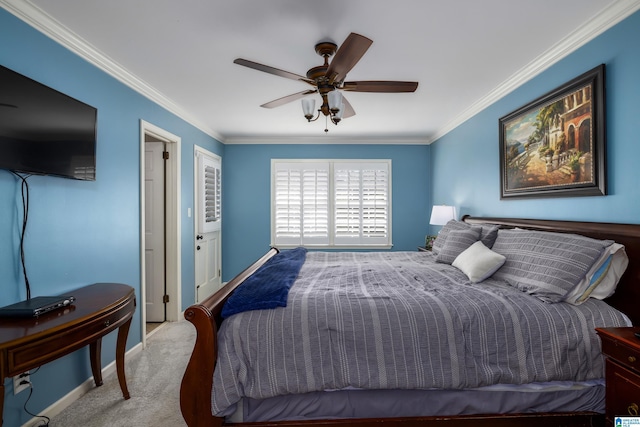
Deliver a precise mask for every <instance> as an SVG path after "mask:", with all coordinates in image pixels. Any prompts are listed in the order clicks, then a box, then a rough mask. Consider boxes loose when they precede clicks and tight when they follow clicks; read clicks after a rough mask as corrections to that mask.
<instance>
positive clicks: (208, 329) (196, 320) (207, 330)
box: [180, 248, 278, 427]
mask: <svg viewBox="0 0 640 427" xmlns="http://www.w3.org/2000/svg"><path fill="white" fill-rule="evenodd" d="M277 253H278V250H277V249H275V248H271V249H270V250H269V252H267V253H266V254H265V255H263V256H262V257H261V258H260V259H258V260H257V261H256V262H254V263H253V264H251V265H250V266H249V267H248V268H246V269H245V270H244V271H243V272H242V273H240V274H239V275H237V276H236V277H234V278H233V280H231V281H229V282H228V283H227V284H226V285H224V286H223V287H222V288H221V289H220V290H219V291H218V292H216V293H215V294H213V295H211V296H210V297H209V298H207V299H206V300H204V301H203V302H202V303H200V304H194V305H192V306H190V307H189V308H187V310H186V311H185V312H184V317H185V319H187V320H188V321H189V322H191V323H193V326H195V328H196V333H197V335H196V343H195V345H194V347H193V353H192V354H191V358H190V359H189V363H188V364H187V369H186V371H185V373H184V376H183V377H182V385H181V386H180V409H181V411H182V417H183V418H184V419H185V421H186V422H187V425H188V426H189V427H196V426H198V427H201V426H202V427H204V426H209V427H210V426H221V425H222V424H223V421H224V419H223V418H218V417H214V416H213V415H212V411H211V390H212V389H213V371H214V369H215V365H216V358H217V356H218V339H217V337H218V327H219V326H220V323H222V316H221V313H222V307H223V306H224V303H225V301H227V299H228V298H229V296H230V295H231V293H232V292H233V290H234V289H235V288H237V287H238V286H239V285H240V284H241V283H242V282H244V281H245V280H246V278H247V277H249V276H251V275H252V274H253V273H254V272H255V271H256V270H257V269H258V268H260V266H261V265H263V264H264V263H265V262H267V261H268V260H269V259H270V258H271V257H272V256H274V255H275V254H277Z"/></svg>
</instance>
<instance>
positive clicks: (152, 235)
mask: <svg viewBox="0 0 640 427" xmlns="http://www.w3.org/2000/svg"><path fill="white" fill-rule="evenodd" d="M164 151H165V146H164V143H163V142H146V143H145V157H144V160H145V168H144V169H145V170H144V174H145V177H144V178H145V179H144V183H145V200H144V201H145V258H144V262H145V271H146V275H145V280H146V282H145V296H146V298H145V302H146V310H147V319H146V320H147V322H164V321H165V304H164V295H165V270H166V269H165V206H164V205H165V173H164V161H165V160H164V158H163V153H164Z"/></svg>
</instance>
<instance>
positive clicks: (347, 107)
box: [342, 95, 356, 119]
mask: <svg viewBox="0 0 640 427" xmlns="http://www.w3.org/2000/svg"><path fill="white" fill-rule="evenodd" d="M342 104H343V105H344V113H343V114H342V118H343V119H346V118H347V117H351V116H355V115H356V111H355V110H354V109H353V107H352V106H351V103H349V101H347V98H345V97H344V95H342Z"/></svg>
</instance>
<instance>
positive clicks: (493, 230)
mask: <svg viewBox="0 0 640 427" xmlns="http://www.w3.org/2000/svg"><path fill="white" fill-rule="evenodd" d="M474 227H477V228H480V227H482V232H481V233H480V238H479V239H476V240H480V241H482V243H483V244H484V245H485V246H486V247H488V248H489V249H491V248H492V247H493V243H494V242H495V240H496V238H497V237H498V229H499V228H500V226H499V225H482V226H477V225H474ZM469 228H471V224H467V223H466V222H464V221H456V220H455V219H452V220H451V221H449V222H448V223H446V224H445V225H444V227H442V230H440V233H438V236H437V237H436V240H435V242H433V248H432V249H431V252H432V253H433V254H434V255H438V253H439V252H440V250H442V247H443V246H444V244H445V242H446V241H447V237H448V236H449V233H450V232H452V231H454V230H468V229H469ZM452 262H453V261H452Z"/></svg>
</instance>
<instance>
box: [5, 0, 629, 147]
mask: <svg viewBox="0 0 640 427" xmlns="http://www.w3.org/2000/svg"><path fill="white" fill-rule="evenodd" d="M0 7H2V8H3V9H5V10H7V11H8V12H10V13H11V14H13V15H15V16H16V17H18V18H19V19H21V20H22V21H24V22H26V23H27V24H29V25H30V26H32V27H33V28H35V29H36V30H38V31H40V32H41V33H43V34H45V35H46V36H47V37H49V38H51V39H53V40H55V41H56V42H58V43H60V44H61V45H62V46H64V47H66V48H67V49H69V50H71V51H72V52H74V53H76V54H77V55H79V56H80V57H82V58H84V59H85V60H86V61H88V62H89V63H91V64H93V65H95V66H96V67H98V68H99V69H101V70H103V71H104V72H106V73H107V74H109V75H111V76H112V77H114V78H115V79H117V80H118V81H120V82H122V83H123V84H125V85H127V86H129V87H130V88H132V89H133V90H135V91H136V92H138V93H140V94H142V95H143V96H145V97H146V98H148V99H150V100H151V101H153V102H155V103H156V104H158V105H160V106H162V107H163V108H165V109H167V110H168V111H170V112H171V113H173V114H175V115H176V116H178V117H180V118H182V119H183V120H185V121H186V122H188V123H190V124H191V125H193V126H195V127H196V128H198V129H200V130H201V131H203V132H204V133H206V134H207V135H209V136H211V137H212V138H215V139H217V140H218V141H220V142H222V143H224V144H318V143H322V144H345V143H347V144H413V145H415V144H431V143H433V142H435V141H436V140H438V139H439V138H441V137H443V136H444V135H446V134H447V133H449V132H450V131H452V130H453V129H455V128H456V127H458V126H460V125H461V124H462V123H464V122H465V121H467V120H468V119H470V118H471V117H473V116H475V115H476V114H478V113H479V112H481V111H482V110H484V109H485V108H487V107H488V106H490V105H491V104H493V103H494V102H496V101H498V100H499V99H501V98H503V97H504V96H506V95H507V94H509V93H511V92H512V91H513V90H515V89H516V88H518V87H519V86H521V85H522V84H524V83H526V82H527V81H529V80H531V79H532V78H533V77H535V76H537V75H538V74H540V73H542V72H543V71H544V70H546V69H548V68H549V67H551V66H552V65H553V64H555V63H556V62H558V61H559V60H561V59H563V58H564V57H566V56H567V55H569V54H570V53H572V52H574V51H575V50H576V49H578V48H580V47H581V46H583V45H585V44H586V43H588V42H589V41H591V40H593V39H594V38H595V37H597V36H598V35H600V34H602V33H603V32H604V31H606V30H608V29H609V28H611V27H613V26H614V25H616V24H617V23H619V22H620V21H622V20H623V19H625V18H627V17H628V16H630V15H631V14H633V13H635V12H636V11H638V10H640V0H616V1H614V2H613V3H612V4H611V5H610V6H608V7H606V8H605V9H603V10H602V11H601V12H600V13H598V14H597V15H596V16H594V18H593V19H591V20H590V21H589V22H587V23H586V24H584V25H583V26H581V27H579V28H578V29H576V30H575V31H574V32H573V33H571V34H569V35H568V36H567V37H565V38H564V39H563V40H561V41H559V42H558V43H556V44H555V45H554V46H552V47H551V48H549V49H548V50H547V51H546V52H544V53H543V54H541V55H540V56H538V57H537V58H535V59H534V60H533V61H531V62H530V63H529V64H527V65H526V66H525V67H523V68H521V69H520V70H519V71H517V72H516V73H514V74H513V75H512V76H511V77H510V78H508V79H507V80H505V81H504V82H503V83H501V84H500V85H499V86H497V87H496V88H495V89H494V90H492V91H491V92H490V93H488V94H487V95H486V96H484V97H482V98H480V99H479V100H478V101H476V102H475V103H473V104H472V105H470V106H469V107H468V108H466V109H465V110H464V111H462V112H461V113H460V114H458V115H457V116H456V117H455V118H454V119H453V120H451V121H449V122H448V123H447V124H445V125H444V126H443V127H442V128H441V129H440V130H438V131H437V132H435V133H434V134H432V135H430V136H429V137H425V138H418V137H415V138H414V137H409V138H403V137H390V138H387V137H374V138H367V137H357V138H352V137H342V138H339V137H327V136H324V135H323V136H320V137H309V136H305V137H291V136H287V137H284V138H278V137H266V138H253V137H227V138H224V137H223V136H222V135H220V134H219V133H217V132H216V131H215V130H213V129H211V128H210V127H209V126H208V125H206V124H205V123H202V122H201V121H199V120H198V119H196V118H195V117H193V116H192V115H191V114H189V112H188V111H187V110H186V109H185V108H183V107H182V106H180V105H178V104H177V103H175V102H174V101H173V100H171V99H170V98H168V97H167V96H165V95H164V94H163V93H162V92H160V91H158V90H157V89H155V88H154V87H152V86H151V85H149V84H148V83H146V82H145V81H144V80H142V79H140V78H138V77H137V76H135V75H134V74H132V73H131V72H129V71H128V70H127V69H125V68H124V67H122V66H120V65H119V64H118V63H116V62H115V61H114V60H112V59H111V58H109V57H108V56H107V55H105V54H104V53H102V52H100V51H99V50H97V49H96V48H95V47H93V46H92V45H90V44H89V43H87V42H86V41H85V40H83V39H82V38H80V37H79V36H77V35H76V34H74V33H73V32H71V31H69V30H68V29H67V28H66V27H65V26H63V25H62V24H61V23H60V22H58V21H57V20H55V19H53V18H52V17H51V16H49V15H48V14H46V13H44V12H43V11H42V10H41V9H40V8H38V7H36V6H35V5H33V4H32V3H30V2H29V1H27V0H0Z"/></svg>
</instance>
